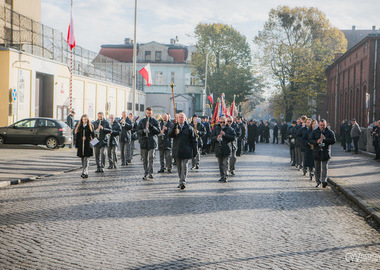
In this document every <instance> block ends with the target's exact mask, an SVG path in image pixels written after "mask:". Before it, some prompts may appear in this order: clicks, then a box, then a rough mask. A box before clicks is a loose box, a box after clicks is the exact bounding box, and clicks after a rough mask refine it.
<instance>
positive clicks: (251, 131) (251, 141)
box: [247, 119, 257, 152]
mask: <svg viewBox="0 0 380 270" xmlns="http://www.w3.org/2000/svg"><path fill="white" fill-rule="evenodd" d="M247 130H248V141H247V143H248V147H249V152H255V139H256V136H257V126H256V125H255V123H254V122H253V120H252V119H251V120H250V121H249V125H248V126H247Z"/></svg>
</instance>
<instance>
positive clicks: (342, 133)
mask: <svg viewBox="0 0 380 270" xmlns="http://www.w3.org/2000/svg"><path fill="white" fill-rule="evenodd" d="M347 126H348V124H347V120H346V119H345V120H343V121H342V124H341V125H340V142H341V143H342V147H343V150H344V151H346V148H347V145H346V132H347Z"/></svg>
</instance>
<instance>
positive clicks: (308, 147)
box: [302, 119, 317, 181]
mask: <svg viewBox="0 0 380 270" xmlns="http://www.w3.org/2000/svg"><path fill="white" fill-rule="evenodd" d="M316 124H317V121H316V120H312V119H307V120H306V130H305V132H304V133H303V135H302V143H303V145H304V146H305V152H304V159H303V168H304V175H306V173H307V170H309V178H310V181H311V180H313V176H314V158H313V148H314V146H313V145H312V144H310V143H309V137H310V134H311V132H312V131H313V130H314V129H315V127H316Z"/></svg>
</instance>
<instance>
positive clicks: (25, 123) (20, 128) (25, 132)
mask: <svg viewBox="0 0 380 270" xmlns="http://www.w3.org/2000/svg"><path fill="white" fill-rule="evenodd" d="M35 126H36V120H35V119H26V120H21V121H18V122H16V123H15V124H13V125H11V126H10V127H9V128H8V131H7V142H8V143H20V144H21V143H23V144H34V143H35V136H34V132H35Z"/></svg>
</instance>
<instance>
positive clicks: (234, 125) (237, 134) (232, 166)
mask: <svg viewBox="0 0 380 270" xmlns="http://www.w3.org/2000/svg"><path fill="white" fill-rule="evenodd" d="M227 125H229V126H230V127H231V128H232V129H233V130H234V131H235V140H233V141H232V143H231V144H232V149H231V156H230V174H231V175H235V165H236V152H237V138H239V137H240V136H241V130H240V126H239V125H238V124H237V123H236V122H235V121H234V119H233V117H232V116H228V117H227Z"/></svg>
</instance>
